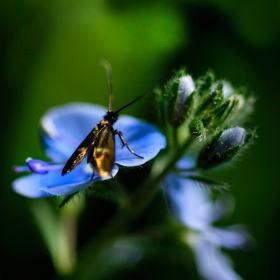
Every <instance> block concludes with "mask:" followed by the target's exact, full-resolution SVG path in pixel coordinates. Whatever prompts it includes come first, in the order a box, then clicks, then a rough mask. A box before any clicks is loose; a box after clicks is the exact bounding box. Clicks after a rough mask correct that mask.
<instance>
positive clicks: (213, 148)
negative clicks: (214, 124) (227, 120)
mask: <svg viewBox="0 0 280 280" xmlns="http://www.w3.org/2000/svg"><path fill="white" fill-rule="evenodd" d="M245 134H246V131H245V129H244V128H242V127H238V126H237V127H234V128H229V129H227V130H225V131H223V132H220V133H218V134H217V135H216V136H215V137H214V139H213V140H212V142H211V143H210V144H209V145H207V146H206V147H205V148H204V149H203V150H202V152H201V153H200V155H199V157H198V163H197V165H198V167H200V168H202V169H208V168H212V167H216V166H218V165H221V164H223V163H226V162H228V161H230V160H231V159H233V157H234V156H235V155H236V154H237V153H238V151H239V150H240V148H241V146H242V145H243V144H244V140H245Z"/></svg>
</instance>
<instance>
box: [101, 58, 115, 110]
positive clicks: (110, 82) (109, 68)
mask: <svg viewBox="0 0 280 280" xmlns="http://www.w3.org/2000/svg"><path fill="white" fill-rule="evenodd" d="M100 64H101V65H102V66H103V67H104V68H105V70H106V73H107V79H108V85H109V91H110V96H109V106H108V111H109V112H111V111H112V102H113V78H112V66H111V64H110V63H109V62H108V61H107V60H101V62H100Z"/></svg>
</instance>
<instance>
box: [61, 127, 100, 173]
mask: <svg viewBox="0 0 280 280" xmlns="http://www.w3.org/2000/svg"><path fill="white" fill-rule="evenodd" d="M98 134H99V126H98V125H97V126H95V127H94V129H93V130H92V131H91V132H90V133H89V134H88V135H87V137H86V138H85V139H84V140H83V141H82V143H81V144H80V145H79V147H78V148H77V149H76V150H75V152H74V153H73V154H72V155H71V157H70V158H69V159H68V161H67V162H66V164H65V166H64V167H63V169H62V172H61V174H62V175H65V174H67V173H69V172H70V171H71V170H72V169H74V168H75V167H76V166H77V165H78V164H79V163H80V162H81V161H82V159H83V158H84V156H85V155H86V153H87V151H88V149H90V148H91V147H92V146H93V145H94V143H95V140H96V137H97V136H98Z"/></svg>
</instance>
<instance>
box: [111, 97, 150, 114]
mask: <svg viewBox="0 0 280 280" xmlns="http://www.w3.org/2000/svg"><path fill="white" fill-rule="evenodd" d="M146 94H147V93H144V94H142V95H140V96H138V97H137V98H135V99H134V100H132V101H131V102H129V103H128V104H126V105H125V106H123V107H121V108H120V109H118V110H117V111H115V112H116V113H119V112H120V111H122V110H123V109H125V108H126V107H128V106H130V105H131V104H133V103H134V102H136V101H137V100H139V99H140V98H142V97H143V96H145V95H146Z"/></svg>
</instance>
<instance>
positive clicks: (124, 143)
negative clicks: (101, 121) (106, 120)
mask: <svg viewBox="0 0 280 280" xmlns="http://www.w3.org/2000/svg"><path fill="white" fill-rule="evenodd" d="M115 134H118V135H119V137H120V139H121V141H122V144H123V146H125V147H126V148H127V149H128V150H129V151H130V152H131V153H132V154H133V155H135V156H137V157H139V158H143V157H141V156H139V155H137V154H136V153H135V152H134V151H133V150H131V149H130V148H129V147H128V145H127V143H126V141H125V140H124V138H123V136H122V133H121V132H120V131H118V130H115Z"/></svg>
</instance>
